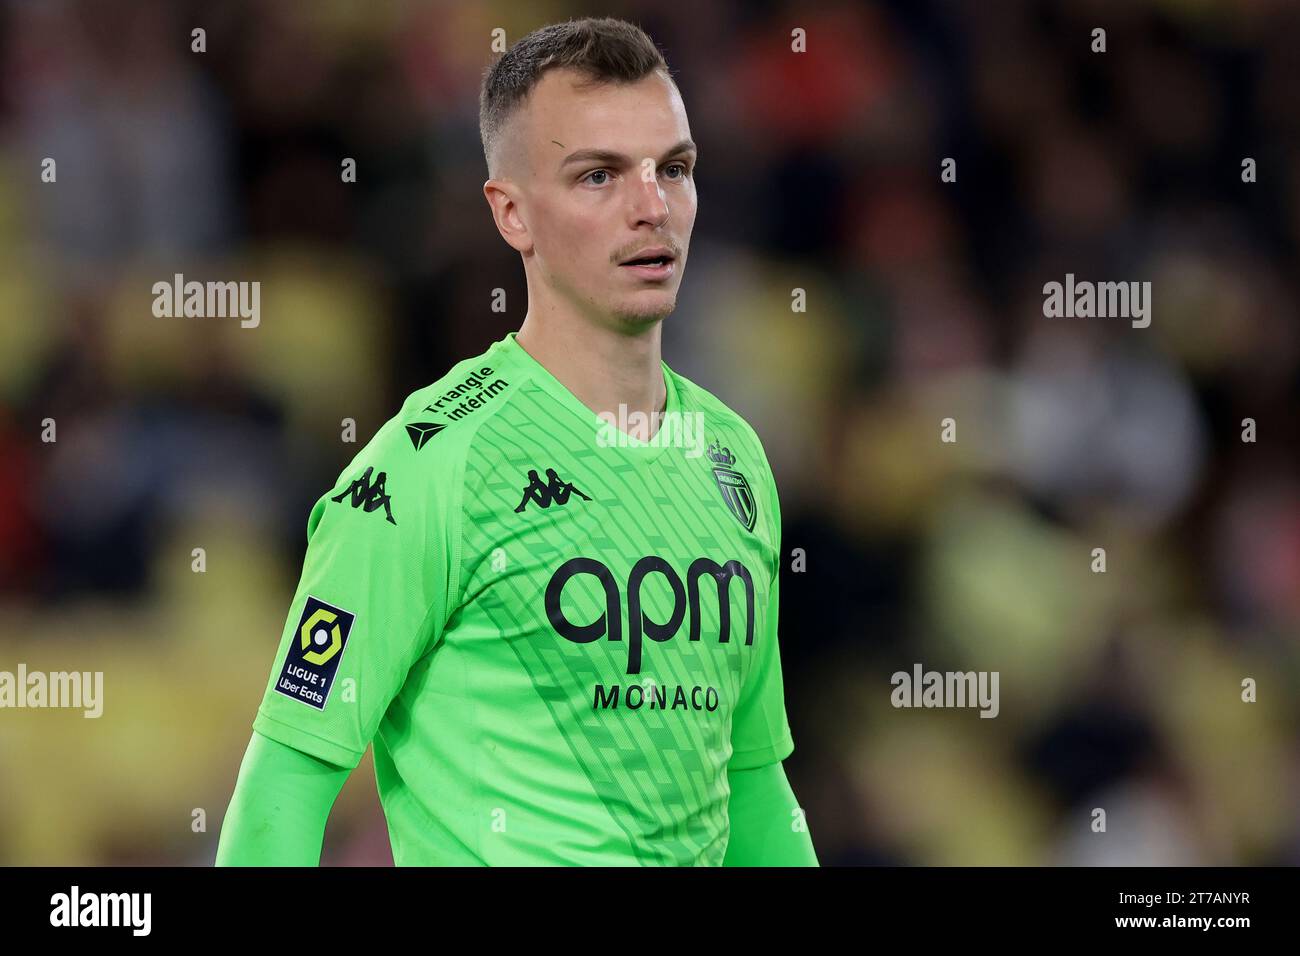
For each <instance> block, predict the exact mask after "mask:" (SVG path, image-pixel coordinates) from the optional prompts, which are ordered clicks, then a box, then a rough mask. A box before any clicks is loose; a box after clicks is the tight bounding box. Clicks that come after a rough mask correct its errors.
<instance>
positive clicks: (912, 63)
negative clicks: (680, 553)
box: [0, 0, 1300, 865]
mask: <svg viewBox="0 0 1300 956" xmlns="http://www.w3.org/2000/svg"><path fill="white" fill-rule="evenodd" d="M589 14H609V15H615V16H622V17H625V18H627V19H631V20H633V21H635V22H638V23H639V24H640V25H642V26H643V27H644V28H645V29H646V30H647V32H649V33H650V35H651V36H652V37H654V38H655V39H656V41H657V42H658V43H659V44H660V45H661V47H662V48H663V49H664V51H665V54H666V56H667V59H668V61H669V63H670V65H671V66H672V68H673V69H674V71H675V74H676V78H677V80H678V83H679V85H680V86H681V89H682V92H683V96H684V98H685V101H686V105H687V109H688V111H689V116H690V122H691V127H692V132H693V135H694V138H695V140H696V141H697V142H698V143H699V144H700V147H701V155H700V159H701V162H700V165H699V167H698V172H697V186H698V190H699V198H700V212H699V216H698V219H697V224H696V228H695V234H694V241H693V243H692V246H691V250H690V251H691V255H690V259H689V265H688V268H687V270H686V273H685V279H684V282H683V287H682V289H683V291H682V295H681V297H680V298H679V303H678V310H677V312H676V313H675V314H674V315H673V316H671V317H670V318H669V319H668V320H667V321H666V323H665V327H664V351H665V358H666V360H667V361H668V363H669V364H670V365H671V366H673V368H675V369H677V370H678V371H679V372H681V373H683V374H685V375H686V376H688V377H690V378H692V379H694V380H696V381H697V382H699V383H700V384H702V385H703V386H704V387H706V388H708V389H709V390H710V391H712V392H714V393H715V394H717V395H718V396H719V397H721V398H722V399H723V400H724V401H726V402H727V403H728V404H730V405H732V406H733V407H734V408H736V409H737V410H738V411H740V412H741V413H742V414H743V415H745V416H746V417H747V418H748V419H749V420H750V421H751V423H752V424H753V425H754V427H755V428H756V429H757V431H758V433H759V435H760V436H761V437H762V439H763V441H764V444H765V446H766V448H767V451H768V454H769V457H770V458H771V460H772V463H773V467H774V468H775V470H776V475H777V479H778V484H779V486H780V488H781V493H782V510H783V512H784V515H785V521H786V527H785V535H784V537H785V546H786V549H787V551H788V550H789V549H792V548H802V549H804V551H805V554H806V560H807V566H806V570H805V571H803V572H794V571H791V570H789V569H788V568H787V570H786V571H785V572H784V573H785V577H784V579H783V582H782V595H783V602H784V603H783V607H782V616H781V622H782V627H781V634H782V637H781V644H782V657H783V662H784V667H785V675H786V699H787V707H788V711H789V715H790V720H791V725H792V728H793V732H794V737H795V747H796V749H795V752H794V754H793V756H792V757H791V758H790V759H789V760H788V761H787V763H786V766H787V770H788V772H789V775H790V779H791V782H792V784H793V787H794V790H795V792H796V794H797V795H798V796H799V797H800V800H801V802H802V804H803V806H804V808H805V809H806V811H807V814H808V820H809V825H810V828H811V830H812V833H813V838H814V842H815V844H816V846H817V849H818V853H819V856H820V858H821V861H822V863H823V865H835V864H857V863H902V864H913V863H917V864H1052V863H1072V864H1125V863H1137V864H1173V863H1190V864H1291V865H1294V864H1296V863H1300V800H1297V794H1300V728H1298V722H1300V713H1298V704H1297V701H1298V700H1300V695H1297V693H1296V691H1297V687H1298V686H1300V653H1298V651H1300V484H1298V481H1297V479H1298V475H1297V463H1298V461H1300V456H1298V454H1297V451H1298V450H1300V433H1298V430H1300V424H1298V423H1297V419H1296V414H1295V412H1296V409H1297V407H1298V406H1300V402H1298V400H1300V322H1298V321H1297V312H1296V306H1295V303H1296V300H1297V287H1296V284H1297V270H1296V263H1297V252H1298V251H1300V71H1297V70H1296V69H1295V68H1294V58H1295V52H1294V51H1295V50H1296V49H1297V47H1300V7H1297V6H1296V5H1294V4H1287V3H1281V2H1272V3H1270V2H1253V3H1226V2H1225V3H1215V2H1209V0H1206V2H1174V0H1170V2H1159V3H1157V2H1107V3H1098V2H1077V3H1067V4H1037V3H1026V2H1021V0H1015V2H998V3H989V4H985V3H958V2H937V0H929V2H915V0H898V2H893V3H871V4H869V3H865V2H860V3H829V4H826V3H810V4H807V5H800V4H778V3H743V4H742V3H739V2H710V3H707V4H696V5H692V6H691V7H690V10H689V15H686V14H685V12H684V11H683V10H682V9H681V8H678V7H674V6H673V5H671V4H658V3H655V4H652V3H645V2H629V3H611V4H610V5H608V6H604V7H599V8H596V9H593V8H591V7H589V6H586V5H579V4H574V3H568V2H552V3H542V4H523V3H520V4H507V3H492V2H487V3H464V2H449V3H399V2H393V0H386V2H366V3H360V2H343V0H325V2H313V3H310V4H303V3H290V2H265V3H261V2H223V3H219V4H199V3H192V2H182V3H170V2H164V0H143V2H137V0H107V2H86V3H70V2H49V3H25V2H11V3H8V4H6V5H5V6H4V7H3V27H0V50H2V51H3V52H2V64H0V69H2V70H3V80H2V81H0V97H3V100H2V102H0V170H2V174H0V250H3V255H0V501H2V502H3V506H0V669H7V670H13V669H14V668H15V667H16V666H17V664H18V662H20V661H21V662H25V663H26V665H27V667H28V668H29V669H38V668H39V669H46V670H59V669H75V670H103V671H104V672H105V684H104V686H105V712H104V715H103V716H102V717H101V718H99V719H98V720H87V719H84V718H83V717H82V716H81V714H80V713H79V712H70V713H69V712H58V711H16V710H11V711H7V712H0V863H5V864H106V863H128V864H130V863H180V864H198V865H201V864H206V863H210V862H211V860H212V858H213V855H214V853H215V846H216V837H217V833H218V831H219V829H220V823H221V816H222V813H223V812H224V810H225V807H226V803H227V801H228V799H229V796H230V792H231V790H232V788H233V785H234V779H235V772H236V770H237V768H238V764H239V760H240V757H241V756H242V753H243V748H244V746H245V744H246V743H247V740H248V736H249V733H250V725H251V722H252V718H253V713H254V709H255V707H256V704H257V702H258V700H259V699H260V695H261V693H262V690H263V688H264V686H265V683H266V680H267V677H268V674H269V669H270V666H271V663H272V656H273V654H274V650H275V647H276V643H277V641H278V639H279V636H280V633H281V628H282V626H283V621H284V617H285V615H286V613H287V610H288V609H287V602H288V600H289V599H290V597H291V595H292V591H293V585H294V582H295V581H296V578H297V573H298V570H299V563H300V561H301V558H302V554H303V551H304V549H305V545H306V535H305V529H306V520H307V513H308V509H309V508H310V505H311V503H312V502H313V501H314V500H315V498H316V497H317V496H318V495H319V494H320V493H321V492H322V491H323V490H325V489H326V488H327V487H328V486H329V485H330V483H331V482H332V481H333V479H334V477H335V476H336V475H337V473H338V471H339V470H340V469H341V468H342V467H343V466H344V465H345V464H346V463H347V462H348V461H349V460H350V459H351V458H352V456H353V455H354V454H355V453H356V451H357V450H358V449H359V447H360V445H361V444H362V443H364V442H365V441H366V440H368V438H369V437H370V435H371V434H373V432H374V430H375V429H376V428H377V427H378V426H379V425H380V424H382V423H383V421H385V420H386V419H387V418H388V417H389V416H391V415H392V414H393V413H394V412H395V411H396V409H397V407H398V405H399V404H400V402H401V400H402V399H403V398H404V397H405V395H406V394H407V393H409V392H410V391H411V390H413V389H415V388H418V387H420V386H422V385H425V384H427V383H428V382H430V381H432V380H433V379H434V378H436V377H437V376H438V375H440V374H441V373H442V372H443V371H444V370H445V369H446V368H447V367H448V366H450V365H451V364H452V363H453V362H454V361H456V360H457V359H459V358H461V357H464V356H467V355H470V354H473V353H475V352H477V351H480V350H482V349H483V348H485V347H486V346H487V345H488V344H489V343H490V342H492V341H493V340H495V339H497V338H499V337H501V335H503V334H504V333H505V332H507V331H509V330H511V329H514V328H517V327H518V325H519V323H520V321H521V320H522V318H523V315H524V312H525V309H526V293H525V288H524V281H523V271H522V269H521V267H520V264H519V261H518V257H517V255H516V254H515V253H513V252H512V251H511V250H509V248H508V247H507V246H506V245H505V244H504V243H503V242H502V241H501V239H500V237H499V236H498V235H497V233H496V230H495V228H494V226H493V224H492V221H491V218H490V216H489V214H488V210H487V206H486V203H485V202H484V200H483V198H482V193H481V186H482V183H483V181H484V179H485V178H486V169H485V166H484V162H483V156H482V152H481V148H480V144H479V139H478V114H477V108H478V85H479V82H480V77H481V74H482V71H483V70H484V68H485V67H486V66H487V65H488V64H489V63H490V62H491V57H492V53H491V50H490V47H489V43H490V41H491V31H492V30H493V29H494V28H502V29H504V30H505V32H506V37H507V40H508V41H509V42H513V41H514V40H516V39H518V38H519V37H520V36H522V35H523V34H524V33H526V32H528V31H529V30H532V29H534V28H536V27H538V26H540V25H542V24H544V23H547V22H552V21H554V20H560V19H564V18H567V17H569V16H581V15H589ZM1098 26H1101V27H1105V28H1106V30H1107V51H1106V52H1105V53H1094V52H1092V51H1091V42H1092V37H1091V33H1090V31H1091V30H1092V29H1093V28H1094V27H1098ZM196 27H202V28H203V29H204V30H205V31H206V51H205V52H201V53H196V52H193V51H192V50H191V43H192V38H191V31H192V30H193V29H194V28H196ZM794 27H801V28H803V29H804V30H806V32H807V52H806V53H803V54H798V55H796V54H792V53H791V52H790V44H791V35H790V34H791V30H792V29H793V28H794ZM46 157H52V158H54V159H55V160H56V162H57V181H56V182H55V183H43V182H42V181H41V179H40V172H41V168H42V167H41V162H42V160H43V159H44V158H46ZM344 157H351V158H354V159H355V160H356V163H357V181H356V183H355V184H350V183H342V182H341V181H340V163H341V161H342V159H343V158H344ZM943 157H953V158H955V159H956V160H957V180H956V182H954V183H944V182H941V181H940V176H939V173H940V162H941V159H942V158H943ZM1245 157H1252V158H1254V159H1255V160H1256V161H1257V163H1258V182H1255V183H1246V182H1243V181H1242V176H1241V163H1242V160H1243V158H1245ZM174 273H184V275H185V277H186V278H187V279H193V278H198V279H206V278H214V279H233V280H258V281H260V282H261V286H262V298H261V309H262V316H263V318H262V321H261V323H260V325H259V326H258V327H257V328H249V329H245V328H241V327H240V325H239V322H238V320H237V319H219V318H204V319H194V318H191V319H184V318H175V319H164V318H157V317H155V316H154V315H153V314H152V313H151V309H150V307H151V303H152V300H153V295H152V292H151V287H152V285H153V283H154V282H157V281H160V280H161V281H170V280H171V278H172V276H173V274H174ZM1066 273H1074V274H1075V275H1076V276H1079V277H1081V278H1089V279H1097V280H1114V281H1139V280H1149V281H1151V282H1152V286H1153V290H1154V292H1153V295H1154V309H1153V321H1152V324H1151V326H1150V328H1147V329H1135V328H1132V327H1130V325H1129V323H1128V322H1127V321H1123V320H1114V319H1080V318H1057V319H1048V318H1044V316H1043V312H1042V286H1043V284H1044V283H1045V282H1048V281H1054V280H1055V281H1060V280H1063V278H1064V276H1065V274H1066ZM498 287H499V288H503V289H505V290H506V294H507V302H508V310H507V312H506V313H505V314H500V313H495V312H493V311H491V308H490V305H491V294H492V290H493V289H495V288H498ZM795 288H800V289H804V290H805V291H806V294H807V303H808V307H807V311H806V312H794V311H792V309H791V305H790V303H791V290H793V289H795ZM949 417H951V418H953V419H954V420H955V422H956V429H957V441H956V442H955V443H945V442H941V441H940V423H941V421H942V420H943V419H945V418H949ZM47 418H48V419H54V420H55V422H56V427H57V441H56V442H54V443H44V442H42V441H41V430H42V422H43V420H45V419H47ZM346 418H351V419H354V420H355V421H356V423H357V444H348V443H346V442H344V441H342V440H341V439H340V433H341V428H342V426H341V424H340V423H341V422H342V420H343V419H346ZM1244 418H1251V419H1254V420H1255V422H1256V423H1257V429H1258V440H1257V441H1255V442H1253V443H1251V442H1243V441H1242V429H1243V426H1242V420H1243V419H1244ZM1099 547H1101V548H1105V551H1106V571H1105V573H1094V572H1093V571H1092V570H1091V568H1092V565H1093V549H1094V548H1099ZM195 548H202V549H203V550H204V555H205V559H206V570H205V571H204V572H203V573H195V572H194V571H193V570H192V569H191V568H192V562H193V561H194V560H195V559H194V549H195ZM918 662H919V663H922V664H923V665H924V666H925V667H926V668H927V669H939V670H996V671H998V672H999V673H1000V675H1001V682H1000V687H1001V693H1002V695H1003V696H1002V700H1001V707H1000V714H999V716H998V717H997V718H996V719H994V720H981V719H979V718H978V715H977V713H975V712H974V711H971V710H932V711H930V710H896V709H894V708H893V707H892V706H891V705H890V692H891V689H892V688H891V685H890V680H889V678H890V675H891V674H892V673H893V672H895V671H899V670H904V671H909V672H910V671H911V669H912V667H913V665H914V664H915V663H918ZM1246 678H1252V679H1254V680H1255V681H1256V682H1257V685H1258V700H1257V702H1255V703H1243V702H1242V699H1241V694H1242V681H1243V680H1244V679H1246ZM1098 807H1100V808H1104V809H1105V810H1106V811H1107V832H1106V833H1105V834H1104V835H1103V834H1097V833H1094V832H1092V829H1091V824H1092V822H1093V816H1092V810H1093V808H1098ZM390 860H391V857H390V856H389V849H388V845H387V838H386V833H385V830H384V824H383V818H382V815H381V812H380V809H379V804H378V800H377V797H376V794H375V790H374V782H373V772H372V770H371V767H370V762H369V756H367V758H366V760H365V761H364V762H363V764H362V769H361V770H360V771H359V772H358V773H356V774H354V775H353V777H352V779H351V780H350V781H349V783H348V785H347V787H346V788H345V790H344V793H343V795H342V797H341V798H340V801H339V804H338V805H337V806H336V808H335V811H334V814H333V816H332V818H331V821H330V826H329V830H328V831H327V836H326V845H325V856H324V862H325V863H327V864H348V863H385V862H389V861H390Z"/></svg>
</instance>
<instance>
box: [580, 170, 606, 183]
mask: <svg viewBox="0 0 1300 956" xmlns="http://www.w3.org/2000/svg"><path fill="white" fill-rule="evenodd" d="M592 176H606V177H608V176H609V172H608V171H607V170H604V169H593V170H592V171H591V172H589V173H587V175H586V176H583V177H582V178H583V180H584V181H585V182H590V183H592V184H593V185H595V186H603V185H604V182H603V181H602V182H595V180H593V179H592V178H591V177H592Z"/></svg>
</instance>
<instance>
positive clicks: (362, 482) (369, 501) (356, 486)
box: [330, 465, 397, 525]
mask: <svg viewBox="0 0 1300 956" xmlns="http://www.w3.org/2000/svg"><path fill="white" fill-rule="evenodd" d="M374 470H375V466H374V465H371V466H370V467H369V468H367V469H366V470H365V471H364V472H362V474H361V477H360V478H358V479H357V480H356V481H354V482H352V484H350V485H349V486H348V487H347V488H344V489H343V490H342V491H340V492H339V493H338V494H337V495H335V496H334V497H333V498H331V499H330V501H342V500H343V499H344V498H346V497H348V495H351V496H352V507H354V508H357V507H360V508H362V509H363V510H365V512H366V513H367V514H369V513H370V512H371V511H374V510H376V509H377V508H380V507H382V508H383V509H384V513H385V514H386V515H388V523H389V524H394V525H395V524H397V522H396V521H394V520H393V509H392V508H391V507H389V502H390V501H391V500H392V499H391V498H390V496H389V495H388V494H387V493H386V492H385V491H384V481H385V480H387V478H388V476H387V474H385V473H384V472H382V471H381V472H380V473H379V475H378V476H377V477H376V478H375V483H374V484H373V485H372V484H371V483H370V473H371V472H373V471H374Z"/></svg>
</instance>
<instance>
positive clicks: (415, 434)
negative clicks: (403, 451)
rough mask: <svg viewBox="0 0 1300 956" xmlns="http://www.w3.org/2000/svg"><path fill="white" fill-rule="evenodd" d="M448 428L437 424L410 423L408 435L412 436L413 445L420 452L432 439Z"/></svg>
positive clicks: (407, 430) (407, 427)
mask: <svg viewBox="0 0 1300 956" xmlns="http://www.w3.org/2000/svg"><path fill="white" fill-rule="evenodd" d="M446 427H447V426H446V425H440V424H438V423H437V422H410V423H408V424H407V426H406V434H408V435H409V436H411V444H412V445H414V446H415V450H416V451H419V450H420V449H421V448H423V447H424V446H425V445H427V444H428V443H429V439H430V438H432V437H433V436H434V435H436V434H438V432H440V431H442V430H443V429H444V428H446Z"/></svg>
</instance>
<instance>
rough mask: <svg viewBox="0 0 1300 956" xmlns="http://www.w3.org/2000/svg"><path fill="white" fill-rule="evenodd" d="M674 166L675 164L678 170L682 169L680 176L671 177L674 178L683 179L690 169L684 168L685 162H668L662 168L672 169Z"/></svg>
mask: <svg viewBox="0 0 1300 956" xmlns="http://www.w3.org/2000/svg"><path fill="white" fill-rule="evenodd" d="M674 166H676V167H677V168H678V169H680V170H681V171H682V174H681V175H680V176H675V177H673V178H674V179H685V178H686V174H687V173H688V172H690V170H688V169H687V168H686V164H685V163H669V164H668V165H667V166H665V167H664V168H665V169H672V168H673V167H674Z"/></svg>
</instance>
